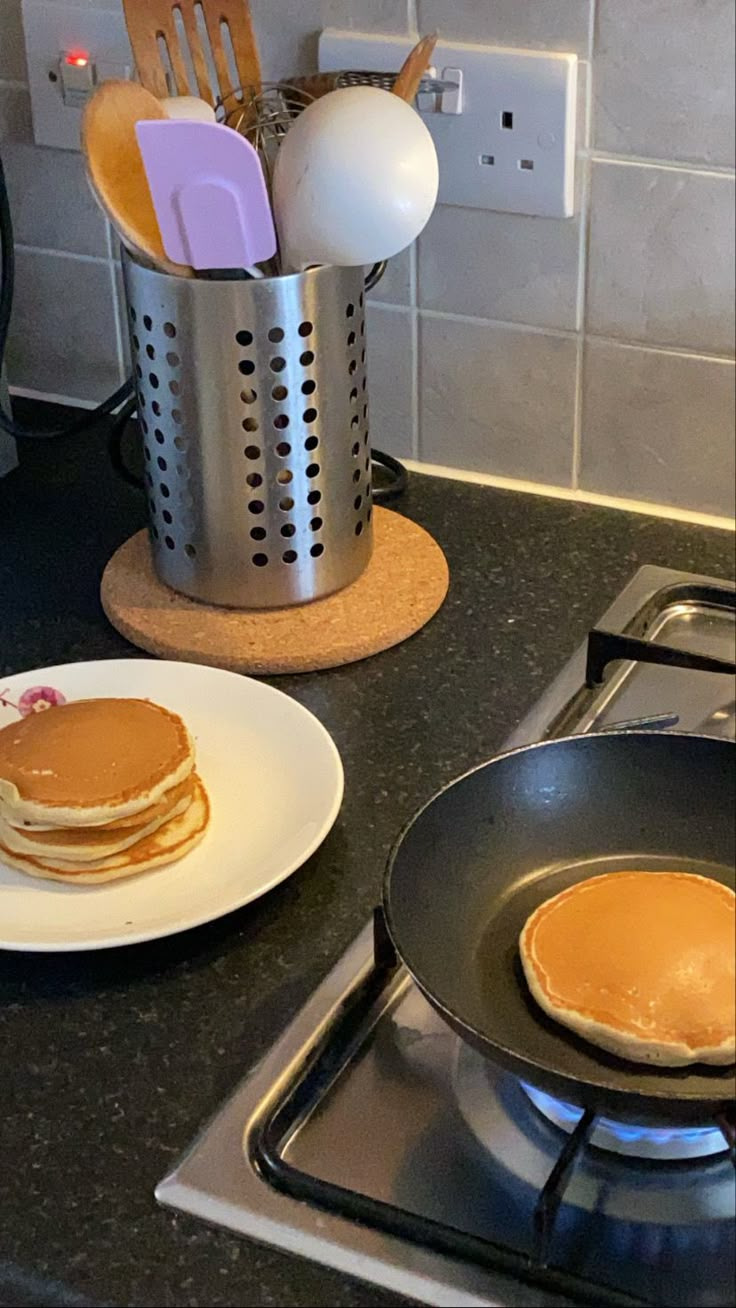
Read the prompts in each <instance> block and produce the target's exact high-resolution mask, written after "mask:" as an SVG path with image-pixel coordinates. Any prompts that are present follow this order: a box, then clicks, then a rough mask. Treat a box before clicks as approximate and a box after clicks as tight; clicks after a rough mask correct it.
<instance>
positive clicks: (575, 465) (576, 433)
mask: <svg viewBox="0 0 736 1308" xmlns="http://www.w3.org/2000/svg"><path fill="white" fill-rule="evenodd" d="M595 20H596V0H591V11H590V31H589V59H588V71H587V77H586V83H585V156H584V158H583V160H582V167H583V170H584V171H583V179H582V187H581V195H580V204H581V214H580V245H579V248H578V284H577V299H576V304H575V323H576V327H577V330H578V332H579V333H580V339H579V341H578V347H577V351H576V357H575V413H574V417H573V429H572V465H571V468H570V484H571V486H572V488H573V490H575V491H576V490H577V489H578V487H579V483H580V466H581V461H582V450H583V413H584V408H583V406H584V402H585V394H584V389H583V388H584V381H585V321H586V316H585V308H586V299H587V285H588V251H589V248H590V239H589V238H590V197H591V178H592V171H593V170H592V166H591V162H590V149H591V145H592V141H593V103H594V101H593V77H594V67H593V47H594V34H595Z"/></svg>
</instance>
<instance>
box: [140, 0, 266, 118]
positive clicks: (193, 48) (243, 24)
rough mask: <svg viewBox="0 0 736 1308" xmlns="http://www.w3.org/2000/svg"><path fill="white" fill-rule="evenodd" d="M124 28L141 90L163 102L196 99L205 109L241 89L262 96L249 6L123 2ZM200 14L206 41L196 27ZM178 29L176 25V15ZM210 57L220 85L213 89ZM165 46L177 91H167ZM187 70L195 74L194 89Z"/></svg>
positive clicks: (230, 0) (218, 1) (209, 0)
mask: <svg viewBox="0 0 736 1308" xmlns="http://www.w3.org/2000/svg"><path fill="white" fill-rule="evenodd" d="M123 9H124V11H125V24H126V27H127V29H128V36H129V38H130V44H131V46H132V49H133V57H134V59H135V65H136V68H137V70H138V76H139V77H140V79H141V84H142V85H143V86H144V87H145V88H146V90H147V91H150V92H151V94H152V95H155V96H157V97H158V99H160V100H162V99H164V97H165V96H168V95H171V94H172V93H173V94H176V95H197V96H199V97H200V99H202V100H206V102H207V104H211V105H215V104H216V103H217V100H218V98H219V99H221V100H224V99H225V97H226V96H228V95H231V94H232V92H233V91H236V90H237V89H238V87H239V86H243V87H249V88H252V89H253V90H255V91H256V92H257V91H260V88H261V65H260V60H259V58H258V46H257V44H256V38H255V33H254V31H253V20H252V17H251V12H250V3H249V0H123ZM197 9H200V11H201V15H202V18H203V19H204V24H205V28H206V37H205V39H204V40H203V34H202V31H201V29H200V27H199V26H198V24H197ZM175 10H176V11H177V13H178V19H179V23H178V26H177V22H176V21H175V16H174V11H175ZM223 27H225V28H227V30H228V31H229V33H230V43H231V46H232V52H233V55H234V57H235V69H236V73H237V78H236V83H237V84H236V85H235V86H233V84H232V83H233V78H232V74H231V72H230V67H229V66H228V59H227V53H226V48H225V43H224V41H223V33H222V29H223ZM205 40H206V42H208V43H209V48H210V51H211V54H212V60H211V65H210V67H211V66H212V65H214V71H215V76H216V79H217V85H213V83H212V79H211V76H210V68H209V67H208V63H207V58H206V55H205ZM162 45H163V46H164V47H165V50H166V53H167V55H168V63H169V65H170V70H171V75H172V77H173V80H174V86H173V87H169V84H168V79H167V66H166V63H165V62H164V57H163V56H162V50H161V47H162ZM189 68H191V69H193V70H194V80H195V83H196V84H195V85H192V83H191V79H190V75H189Z"/></svg>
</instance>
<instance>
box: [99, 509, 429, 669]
mask: <svg viewBox="0 0 736 1308" xmlns="http://www.w3.org/2000/svg"><path fill="white" fill-rule="evenodd" d="M374 536H375V545H374V550H373V557H372V559H371V561H370V563H369V564H368V567H367V568H366V570H365V572H364V573H363V575H362V576H361V577H359V578H358V580H357V581H356V582H353V585H352V586H348V587H347V588H346V589H345V590H341V591H338V593H337V594H336V595H330V596H328V597H327V599H322V600H315V601H314V602H313V603H312V604H303V605H300V606H298V607H294V608H284V609H258V610H256V609H248V610H243V609H223V608H215V607H214V606H210V605H208V604H200V603H198V602H197V601H196V600H190V599H187V598H186V596H184V595H179V594H177V592H176V591H174V590H170V589H169V587H168V586H164V584H163V583H162V582H160V581H159V580H158V578H157V576H156V574H155V573H154V571H153V565H152V562H151V554H150V550H149V546H148V535H147V533H146V532H145V531H140V532H138V534H137V535H136V536H132V537H131V539H130V540H129V541H126V543H125V545H122V546H121V547H120V549H119V550H118V551H117V553H116V554H114V555H113V557H112V558H111V560H110V562H109V563H108V565H107V567H106V569H105V573H104V576H103V578H102V590H101V598H102V606H103V608H104V610H105V613H106V614H107V616H108V618H109V619H110V622H111V623H112V625H113V626H114V627H116V628H117V630H118V631H119V632H120V633H121V635H123V636H125V637H126V639H127V640H129V641H131V642H132V643H133V644H134V645H138V646H139V647H140V648H141V649H145V650H147V651H148V653H150V654H156V655H158V656H159V657H160V658H167V659H184V660H186V661H187V662H189V663H207V664H210V665H211V666H213V667H217V668H227V669H228V670H229V671H231V672H252V673H262V674H265V673H280V672H315V671H317V670H318V669H320V668H336V667H340V666H341V665H342V664H344V663H354V662H356V661H357V660H358V659H365V658H368V657H369V655H371V654H378V653H379V652H380V651H381V650H384V649H390V647H391V646H392V645H398V644H399V643H400V641H402V640H406V639H407V638H408V637H409V636H413V635H414V633H415V632H417V631H419V630H420V628H421V627H423V626H424V625H425V623H427V622H429V619H430V618H431V617H433V616H434V614H435V613H436V612H437V610H438V609H439V608H440V606H441V604H442V602H443V600H444V598H445V595H446V594H447V587H448V584H449V573H448V570H447V562H446V560H445V556H444V554H443V553H442V550H441V549H440V547H439V545H437V543H436V542H435V541H434V540H433V539H432V537H431V536H429V535H428V534H427V532H426V531H424V530H423V528H422V527H418V526H417V525H416V523H414V522H410V521H409V519H408V518H403V517H401V516H400V515H399V514H398V513H389V512H388V510H386V509H379V508H376V511H375V516H374Z"/></svg>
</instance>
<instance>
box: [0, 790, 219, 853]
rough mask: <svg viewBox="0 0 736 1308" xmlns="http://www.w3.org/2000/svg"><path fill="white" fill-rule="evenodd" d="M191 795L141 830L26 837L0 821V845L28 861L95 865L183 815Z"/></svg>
mask: <svg viewBox="0 0 736 1308" xmlns="http://www.w3.org/2000/svg"><path fill="white" fill-rule="evenodd" d="M177 789H179V787H177ZM193 794H194V786H193V785H192V786H191V787H190V793H189V794H185V795H182V797H181V799H180V800H179V803H178V804H175V805H174V807H173V808H172V809H170V810H169V811H168V812H167V813H160V814H159V815H158V816H157V817H153V818H151V820H150V821H149V822H146V823H144V825H143V826H139V827H119V828H118V829H117V830H113V831H110V830H109V829H108V828H106V827H102V828H100V827H91V828H87V827H59V828H58V830H57V831H38V832H35V833H32V834H29V833H28V832H26V831H18V829H17V828H16V827H11V826H8V824H7V822H3V821H2V820H1V819H0V844H2V845H4V847H5V848H6V849H10V850H12V852H13V853H14V854H23V855H25V856H26V857H29V856H30V857H31V858H41V859H50V860H54V859H57V858H60V859H63V860H64V862H65V863H67V862H68V863H87V864H93V863H97V862H99V860H100V859H103V858H109V857H110V856H111V855H112V854H120V853H122V851H123V850H124V849H130V847H131V846H132V845H135V844H137V843H138V841H139V840H144V839H145V837H146V836H152V835H153V833H154V831H158V829H159V827H162V826H163V825H164V823H165V822H170V821H171V819H172V818H175V817H178V816H179V814H180V813H185V812H186V810H187V809H188V808H189V805H190V804H191V802H192V796H193ZM155 807H156V806H155V805H154V808H155ZM149 811H150V810H149Z"/></svg>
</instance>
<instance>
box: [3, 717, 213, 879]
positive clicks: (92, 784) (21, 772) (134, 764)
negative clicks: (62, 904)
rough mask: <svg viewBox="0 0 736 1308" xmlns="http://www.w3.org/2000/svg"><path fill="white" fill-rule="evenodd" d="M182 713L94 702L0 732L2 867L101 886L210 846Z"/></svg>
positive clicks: (204, 801)
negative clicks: (199, 846)
mask: <svg viewBox="0 0 736 1308" xmlns="http://www.w3.org/2000/svg"><path fill="white" fill-rule="evenodd" d="M194 763H195V758H194V742H193V741H192V738H191V736H190V735H189V732H188V731H187V728H186V726H185V725H184V723H183V721H182V720H181V718H180V717H178V716H177V714H176V713H172V712H170V711H169V710H168V709H165V708H161V706H160V705H158V704H153V703H151V702H150V701H149V700H143V699H87V700H77V701H75V702H73V703H69V704H63V705H59V706H58V707H56V708H51V709H48V710H47V711H46V712H43V713H37V714H33V715H32V716H30V717H27V718H24V719H23V720H22V721H21V722H17V723H11V724H10V725H9V726H7V727H4V728H3V729H2V730H0V861H2V862H4V863H8V864H11V865H12V866H13V867H16V868H20V870H21V871H23V872H27V873H29V875H31V876H35V877H44V878H46V879H49V880H52V881H69V882H74V883H75V884H85V885H86V884H94V883H98V882H106V881H113V880H116V879H117V878H119V877H127V876H132V875H134V874H135V873H138V872H145V871H147V870H148V869H150V868H154V867H159V866H160V865H162V864H164V863H172V862H174V861H175V860H176V859H179V858H181V857H182V856H183V855H184V854H186V853H188V851H189V850H190V849H192V848H193V847H194V846H195V845H196V844H197V843H198V842H199V841H200V840H201V838H202V836H203V835H204V833H205V830H206V828H207V824H208V822H209V803H208V800H207V793H206V791H205V789H204V786H203V785H202V782H201V780H200V779H199V777H198V776H197V774H196V772H195V770H194Z"/></svg>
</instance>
